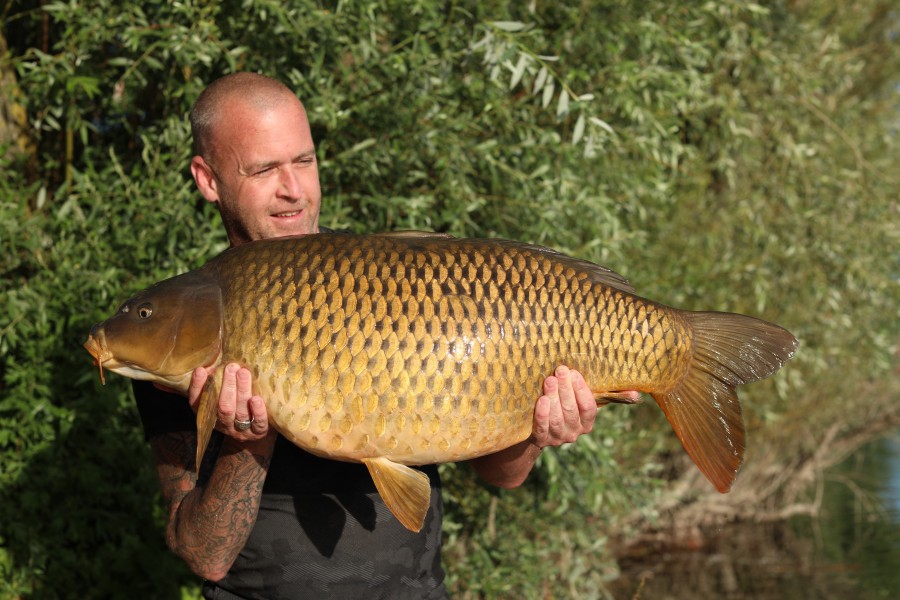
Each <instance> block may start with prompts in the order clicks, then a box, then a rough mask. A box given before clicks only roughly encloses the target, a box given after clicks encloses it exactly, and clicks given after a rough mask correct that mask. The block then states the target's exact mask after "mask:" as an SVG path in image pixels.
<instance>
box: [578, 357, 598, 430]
mask: <svg viewBox="0 0 900 600" xmlns="http://www.w3.org/2000/svg"><path fill="white" fill-rule="evenodd" d="M572 389H573V391H574V393H575V402H576V403H577V404H578V416H579V418H580V419H581V427H582V429H583V430H584V432H585V433H587V432H589V431H593V429H594V420H595V419H596V418H597V400H596V399H595V398H594V392H592V391H591V388H589V387H588V385H587V382H586V381H585V380H584V377H582V375H581V373H579V372H578V371H572Z"/></svg>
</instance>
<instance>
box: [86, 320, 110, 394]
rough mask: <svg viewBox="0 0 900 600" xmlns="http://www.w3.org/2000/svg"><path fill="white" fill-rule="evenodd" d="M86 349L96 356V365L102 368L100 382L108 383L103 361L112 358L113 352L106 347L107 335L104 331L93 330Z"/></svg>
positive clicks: (102, 383)
mask: <svg viewBox="0 0 900 600" xmlns="http://www.w3.org/2000/svg"><path fill="white" fill-rule="evenodd" d="M84 349H85V350H87V351H88V352H89V353H90V355H91V356H93V357H94V366H95V367H98V368H99V369H100V383H101V385H106V377H105V376H104V375H103V363H105V362H109V361H110V360H112V352H110V351H109V349H108V348H107V347H106V336H104V335H103V331H102V330H100V331H92V332H91V333H90V335H88V339H87V341H86V342H85V343H84Z"/></svg>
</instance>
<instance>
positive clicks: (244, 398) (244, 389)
mask: <svg viewBox="0 0 900 600" xmlns="http://www.w3.org/2000/svg"><path fill="white" fill-rule="evenodd" d="M251 387H252V383H251V376H250V371H249V370H248V369H239V370H238V372H237V373H236V374H235V406H234V419H235V421H249V420H250V418H251V417H253V416H254V415H253V414H252V413H251V412H250V407H249V406H248V403H249V401H250V396H252V395H253V391H252V389H251Z"/></svg>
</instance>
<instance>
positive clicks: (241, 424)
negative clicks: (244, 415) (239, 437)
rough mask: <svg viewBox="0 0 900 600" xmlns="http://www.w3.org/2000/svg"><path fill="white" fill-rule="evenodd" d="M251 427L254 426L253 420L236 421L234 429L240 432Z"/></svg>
mask: <svg viewBox="0 0 900 600" xmlns="http://www.w3.org/2000/svg"><path fill="white" fill-rule="evenodd" d="M251 425H253V419H247V420H246V421H238V420H237V419H235V420H234V428H235V429H237V430H238V431H247V430H248V429H250V426H251Z"/></svg>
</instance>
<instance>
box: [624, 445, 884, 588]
mask: <svg viewBox="0 0 900 600" xmlns="http://www.w3.org/2000/svg"><path fill="white" fill-rule="evenodd" d="M823 492H824V493H823V497H822V511H821V514H820V515H819V516H818V517H815V518H810V517H795V518H792V519H790V520H788V521H786V522H782V523H774V524H764V525H759V524H748V525H737V526H730V527H727V528H724V529H723V530H722V532H721V535H720V536H719V538H718V539H717V540H715V542H714V543H713V546H712V548H711V549H709V548H707V549H706V551H704V552H669V553H666V554H664V555H662V556H654V557H653V559H652V562H650V561H647V562H645V563H644V564H631V565H624V570H623V576H622V577H621V578H620V579H619V580H618V581H617V582H616V583H615V585H614V587H613V590H612V591H613V594H614V596H615V598H616V599H617V600H619V599H629V600H631V599H634V600H638V599H654V600H657V599H658V600H665V599H678V600H680V599H682V598H684V599H687V598H691V599H694V598H726V599H729V600H750V599H753V600H767V599H770V598H771V599H785V600H791V599H794V598H796V599H823V600H839V599H840V600H844V599H848V598H849V599H851V600H876V599H894V598H900V431H898V432H895V433H894V434H892V435H890V436H887V437H883V438H879V439H877V440H875V441H873V442H870V443H869V444H867V445H866V446H864V447H862V448H861V449H860V450H858V451H857V452H856V453H855V454H854V455H853V456H851V457H850V458H849V459H848V460H846V461H844V462H843V463H842V464H840V465H837V466H836V467H834V468H832V469H829V470H828V471H827V472H826V474H825V485H824V490H823Z"/></svg>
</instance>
